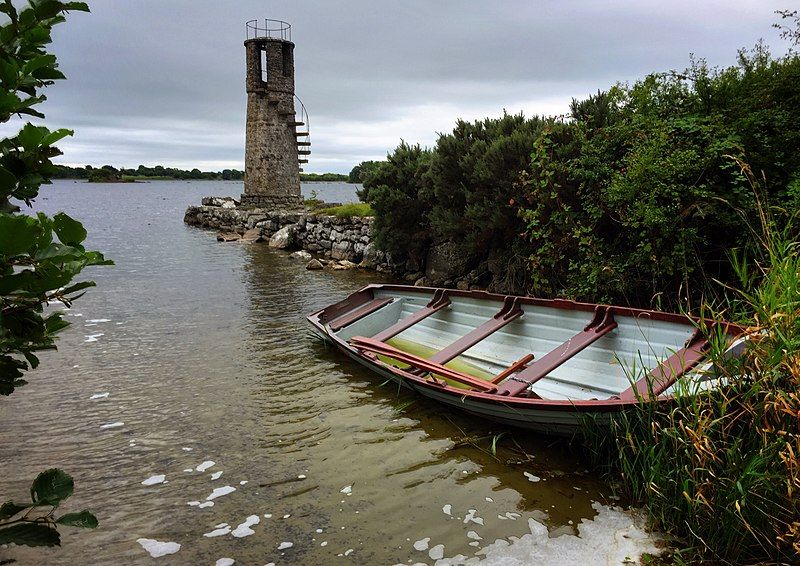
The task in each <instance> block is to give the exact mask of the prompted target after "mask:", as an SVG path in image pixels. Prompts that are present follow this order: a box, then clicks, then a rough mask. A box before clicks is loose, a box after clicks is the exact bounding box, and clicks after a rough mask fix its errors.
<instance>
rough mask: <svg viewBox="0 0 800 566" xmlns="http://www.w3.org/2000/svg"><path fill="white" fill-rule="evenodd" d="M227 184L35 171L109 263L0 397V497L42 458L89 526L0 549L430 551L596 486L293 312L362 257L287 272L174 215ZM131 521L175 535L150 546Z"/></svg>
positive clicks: (350, 277)
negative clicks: (60, 472) (51, 542)
mask: <svg viewBox="0 0 800 566" xmlns="http://www.w3.org/2000/svg"><path fill="white" fill-rule="evenodd" d="M240 192H241V185H240V184H238V183H210V182H154V183H147V184H137V185H87V184H82V183H73V182H71V181H69V182H66V181H61V182H58V183H56V185H55V186H53V187H46V188H45V189H44V190H43V193H42V195H43V197H44V198H42V199H40V201H39V202H38V203H37V207H38V208H40V209H43V210H46V211H47V212H49V213H53V212H55V211H57V210H65V211H66V212H68V213H70V214H73V215H74V216H76V217H78V218H80V219H82V220H83V221H84V223H85V225H86V227H87V229H88V230H89V234H90V238H89V242H88V247H90V248H93V249H99V250H102V251H104V252H105V253H106V254H107V256H109V257H111V258H113V259H114V260H115V261H116V264H117V265H116V267H111V268H97V269H94V270H92V272H91V277H92V278H93V279H95V280H96V281H97V284H98V287H97V288H95V289H90V290H89V292H88V293H87V295H86V296H85V297H84V298H82V299H80V300H79V301H77V302H76V303H75V305H74V308H73V309H72V310H70V311H68V319H69V320H70V321H71V322H72V323H73V325H72V327H70V328H69V329H67V330H66V331H65V332H64V333H63V335H62V336H61V338H60V341H59V351H58V352H48V353H45V354H44V355H43V356H42V365H41V367H40V368H39V369H37V370H36V371H35V372H33V373H31V374H30V380H29V381H30V384H29V385H27V386H25V387H24V388H22V389H20V390H18V391H17V392H16V393H14V394H13V395H12V396H11V397H10V398H3V399H0V497H2V500H7V499H10V498H12V497H13V498H16V499H24V497H25V496H26V494H27V488H28V485H29V483H30V481H31V480H32V479H33V477H34V476H35V475H36V473H37V472H39V471H42V470H44V469H46V468H48V467H53V466H59V467H61V468H63V469H65V470H66V471H68V472H69V473H71V474H72V475H73V476H74V478H75V481H76V491H75V495H74V496H73V498H72V499H70V500H69V501H67V503H66V504H65V506H64V507H65V510H70V511H72V510H75V511H77V510H81V509H84V508H88V509H91V510H92V511H94V512H95V513H96V514H97V515H98V517H99V519H100V527H99V528H98V529H97V530H94V531H79V530H78V529H62V537H63V547H62V548H61V549H58V550H41V549H35V550H31V549H18V548H10V549H0V558H17V559H19V560H20V563H22V564H36V563H49V564H76V563H77V564H83V563H91V564H150V563H153V562H163V563H185V564H214V563H215V562H216V561H217V560H218V559H220V558H223V557H227V558H231V559H234V560H236V561H237V564H266V563H269V562H275V563H276V564H281V563H284V564H285V563H295V564H330V563H334V562H336V561H339V560H341V561H347V562H349V563H354V564H392V563H401V562H402V563H406V562H418V561H421V562H428V563H432V562H433V559H434V558H436V557H437V556H438V554H439V553H440V552H441V554H442V555H444V556H454V555H456V554H463V555H465V556H472V555H473V553H474V552H475V551H476V550H478V549H479V548H480V547H481V546H483V545H484V544H487V543H489V542H493V541H494V540H495V539H498V538H508V537H509V536H520V535H522V534H524V533H528V532H529V528H528V519H529V518H535V519H537V520H539V521H542V522H544V523H545V524H546V525H547V526H548V528H549V529H550V533H551V536H553V535H556V534H559V533H572V532H573V530H574V528H575V525H576V524H578V523H579V522H580V520H581V519H583V518H590V517H593V516H594V515H595V514H596V511H595V510H594V509H593V508H592V507H591V504H592V502H593V501H600V502H601V503H613V502H614V498H613V494H612V492H611V490H610V489H609V488H608V486H606V485H605V484H603V483H602V482H599V481H597V480H596V479H594V478H593V477H592V476H591V475H589V474H588V473H586V472H585V463H584V462H582V461H580V460H579V459H578V458H577V456H576V455H574V454H572V453H570V451H569V450H568V449H567V448H566V447H565V445H564V443H563V442H562V441H554V440H552V439H548V438H540V437H536V436H535V435H533V434H531V433H526V432H521V431H516V430H512V429H507V428H503V427H501V426H498V425H494V424H492V423H489V422H486V421H481V420H478V419H477V418H475V417H471V416H469V415H464V414H461V413H456V412H452V411H450V410H448V409H444V408H442V407H440V406H438V405H435V404H433V403H431V402H429V401H426V400H424V399H421V398H419V397H417V396H414V395H413V394H410V393H406V392H398V391H397V389H396V387H395V386H393V385H387V384H382V383H381V380H380V378H377V377H375V376H373V375H372V374H370V373H369V372H367V371H365V370H364V369H362V368H360V367H358V366H357V365H355V364H354V363H352V362H349V361H347V360H346V359H345V358H344V357H343V356H341V355H339V354H337V353H336V352H335V351H334V350H332V349H328V348H326V347H325V346H324V345H323V344H322V343H321V342H320V341H319V340H318V339H317V338H315V337H314V336H313V335H312V334H311V333H310V332H309V331H308V329H307V328H306V323H305V320H304V316H305V314H306V313H308V312H311V311H313V310H315V309H318V308H320V307H322V306H324V305H326V304H329V303H331V302H333V301H335V300H337V299H339V298H342V297H344V296H345V295H346V294H348V293H349V292H351V291H353V290H355V289H356V288H358V287H360V286H363V285H365V284H367V283H369V282H377V281H384V280H385V277H384V276H383V275H381V274H374V273H373V274H370V273H365V272H362V271H337V272H327V271H326V272H308V271H306V270H305V268H304V267H305V266H304V265H303V263H302V262H295V261H292V260H290V259H288V257H287V254H286V253H284V252H280V251H273V250H270V249H268V248H267V247H266V246H265V245H258V244H254V245H247V244H238V243H230V244H221V243H217V242H216V241H215V239H214V237H213V234H211V233H208V232H203V231H200V230H197V229H194V228H189V227H186V226H184V225H183V223H182V218H183V212H184V210H185V207H186V206H187V205H188V204H191V203H197V202H199V199H200V197H201V196H203V195H206V194H232V195H236V194H238V193H240ZM323 196H324V195H323ZM45 199H46V200H45ZM500 434H502V436H500V438H499V440H498V442H497V453H496V455H495V454H492V452H491V446H492V438H493V437H495V436H496V435H500ZM162 475H163V476H164V477H163V481H161V479H162V478H161V477H160V476H162ZM143 482H144V484H143ZM145 484H147V485H145ZM219 494H221V495H219ZM214 495H217V496H216V497H213V498H212V496H214ZM209 503H213V505H209ZM256 520H257V522H256ZM210 534H214V535H216V536H208V535H210ZM139 539H152V540H155V541H159V542H174V543H178V544H180V550H178V551H177V552H176V553H175V554H171V555H168V556H166V557H164V558H160V559H154V558H152V557H151V555H150V554H149V553H148V551H147V550H146V549H145V548H144V546H146V545H147V544H148V543H146V542H145V543H144V545H143V544H142V543H139V542H137V541H138V540H139ZM425 539H429V540H427V541H426V540H425ZM288 543H291V546H289V544H288ZM415 543H416V547H415ZM438 545H443V547H444V548H442V549H439V548H438ZM423 547H424V548H423ZM152 548H154V547H151V550H152ZM155 548H167V547H159V546H158V545H156V547H155ZM172 548H173V549H174V548H175V547H174V546H173V547H172ZM418 548H422V550H418Z"/></svg>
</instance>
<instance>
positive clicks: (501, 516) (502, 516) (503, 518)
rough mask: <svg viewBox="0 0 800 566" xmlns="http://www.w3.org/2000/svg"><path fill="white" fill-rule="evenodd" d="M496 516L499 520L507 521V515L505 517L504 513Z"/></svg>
mask: <svg viewBox="0 0 800 566" xmlns="http://www.w3.org/2000/svg"><path fill="white" fill-rule="evenodd" d="M497 518H498V519H500V520H501V521H508V517H506V516H505V515H498V516H497Z"/></svg>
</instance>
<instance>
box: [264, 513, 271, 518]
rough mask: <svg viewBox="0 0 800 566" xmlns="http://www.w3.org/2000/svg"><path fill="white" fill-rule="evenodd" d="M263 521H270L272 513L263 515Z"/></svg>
mask: <svg viewBox="0 0 800 566" xmlns="http://www.w3.org/2000/svg"><path fill="white" fill-rule="evenodd" d="M264 518H265V519H272V513H264Z"/></svg>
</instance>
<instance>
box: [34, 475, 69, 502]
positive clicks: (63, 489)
mask: <svg viewBox="0 0 800 566" xmlns="http://www.w3.org/2000/svg"><path fill="white" fill-rule="evenodd" d="M74 488H75V482H73V481H72V476H70V475H69V474H68V473H66V472H65V471H64V470H60V469H58V468H52V469H50V470H47V471H46V472H42V473H41V474H39V475H38V476H36V479H35V480H33V484H31V500H32V501H33V502H34V503H36V504H37V505H54V506H57V505H58V504H59V503H61V502H62V501H64V500H65V499H67V498H68V497H69V496H70V495H72V491H73V489H74Z"/></svg>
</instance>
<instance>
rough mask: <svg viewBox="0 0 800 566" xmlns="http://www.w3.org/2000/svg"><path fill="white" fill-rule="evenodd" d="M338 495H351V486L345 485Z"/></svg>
mask: <svg viewBox="0 0 800 566" xmlns="http://www.w3.org/2000/svg"><path fill="white" fill-rule="evenodd" d="M339 493H344V494H345V495H350V494H351V493H353V486H352V485H346V486H344V487H343V488H342V489H340V490H339Z"/></svg>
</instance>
